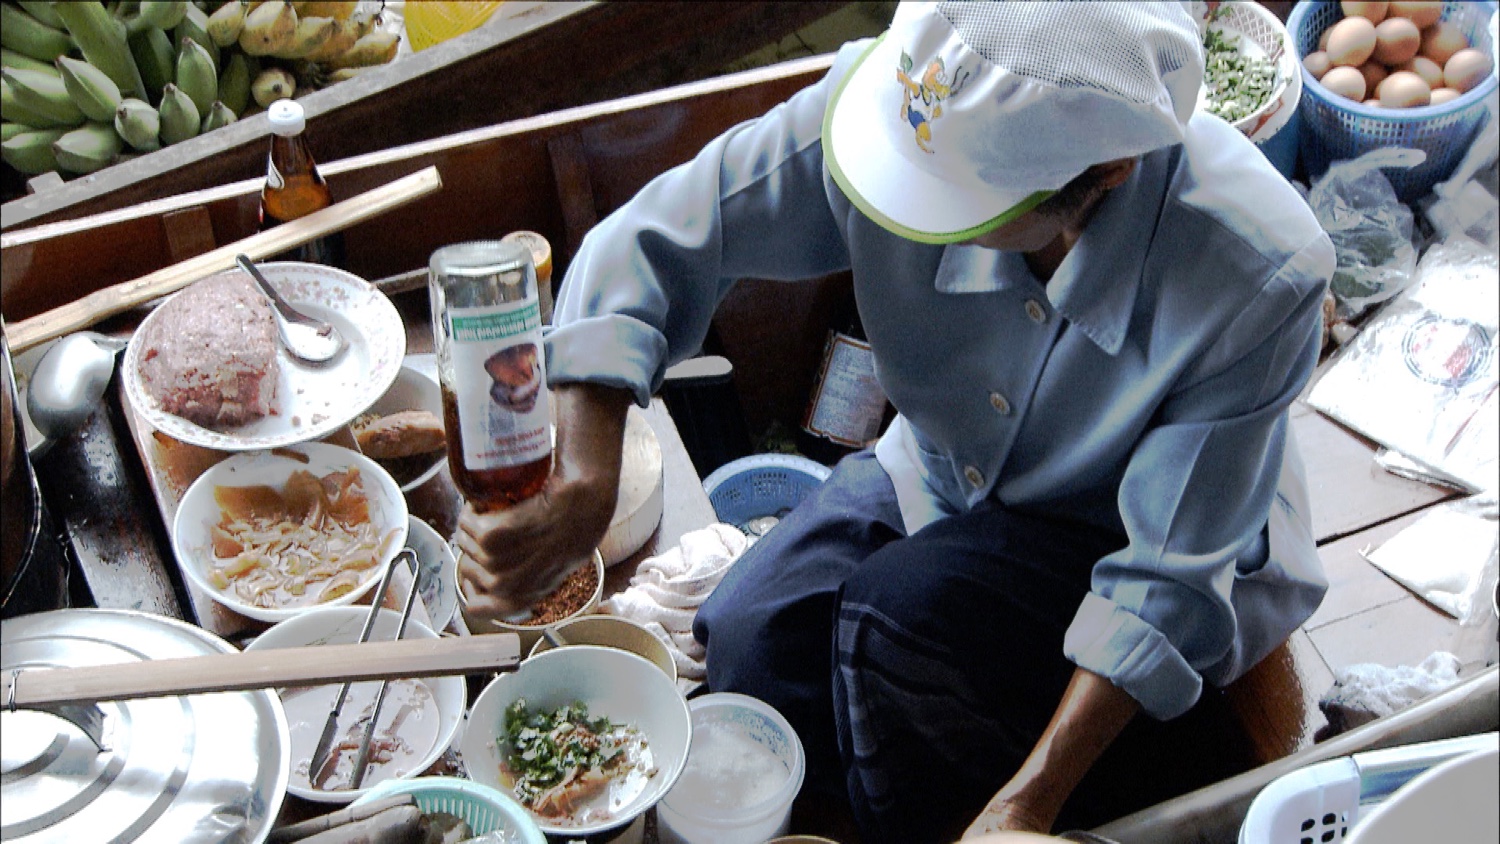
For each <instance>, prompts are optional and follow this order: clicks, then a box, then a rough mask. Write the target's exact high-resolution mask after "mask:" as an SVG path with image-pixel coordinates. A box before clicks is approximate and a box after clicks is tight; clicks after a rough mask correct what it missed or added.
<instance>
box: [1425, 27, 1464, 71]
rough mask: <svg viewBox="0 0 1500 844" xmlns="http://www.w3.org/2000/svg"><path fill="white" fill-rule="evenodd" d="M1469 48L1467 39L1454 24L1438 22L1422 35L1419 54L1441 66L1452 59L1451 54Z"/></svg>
mask: <svg viewBox="0 0 1500 844" xmlns="http://www.w3.org/2000/svg"><path fill="white" fill-rule="evenodd" d="M1467 46H1469V38H1468V36H1466V35H1464V31H1463V30H1462V29H1459V28H1458V26H1457V25H1456V24H1451V23H1448V22H1447V21H1438V22H1437V23H1435V24H1433V25H1432V26H1429V27H1427V30H1426V31H1425V32H1423V33H1422V49H1421V51H1420V54H1421V55H1423V56H1426V57H1427V58H1429V59H1432V60H1433V61H1435V62H1437V63H1438V66H1440V67H1441V66H1442V65H1445V64H1447V63H1448V60H1449V59H1451V58H1453V54H1454V53H1456V52H1458V51H1459V50H1462V49H1463V48H1465V47H1467Z"/></svg>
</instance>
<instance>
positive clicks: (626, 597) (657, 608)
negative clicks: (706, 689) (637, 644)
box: [603, 524, 749, 691]
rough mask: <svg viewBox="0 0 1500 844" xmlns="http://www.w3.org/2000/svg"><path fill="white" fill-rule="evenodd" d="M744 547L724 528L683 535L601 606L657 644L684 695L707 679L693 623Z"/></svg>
mask: <svg viewBox="0 0 1500 844" xmlns="http://www.w3.org/2000/svg"><path fill="white" fill-rule="evenodd" d="M748 546H749V539H747V538H746V536H745V534H743V533H741V532H740V530H739V528H736V527H733V526H731V525H726V524H712V525H709V526H708V527H705V528H700V529H698V530H695V531H692V532H690V533H686V534H683V536H682V541H681V542H679V543H678V545H677V547H675V548H672V549H671V550H669V551H666V552H664V553H662V554H658V555H656V556H655V557H649V558H647V559H646V560H644V561H642V562H641V565H640V567H639V568H637V569H636V573H635V575H633V576H632V577H631V578H630V585H629V586H627V587H626V588H624V589H622V590H620V591H619V592H618V593H616V594H615V595H614V596H613V597H611V598H609V599H608V600H606V601H604V602H603V609H604V611H605V612H608V613H611V614H613V615H618V616H624V617H625V618H628V619H630V620H632V621H636V622H639V623H640V624H641V625H643V626H644V627H645V628H646V629H647V630H650V631H651V632H652V633H653V634H654V635H655V636H656V638H658V639H660V640H662V642H663V643H664V644H665V645H666V646H667V650H668V651H669V652H670V653H671V654H672V661H673V662H674V663H676V665H677V681H678V685H679V686H681V687H682V688H683V690H684V691H686V690H688V689H691V688H692V687H693V686H696V685H697V684H698V683H699V682H700V681H701V680H702V679H703V678H704V677H705V676H706V670H705V668H704V663H703V656H704V648H703V646H702V645H701V644H699V643H698V641H697V640H696V639H694V638H693V617H694V616H696V615H697V614H698V607H699V606H701V605H702V604H703V601H704V600H705V599H706V598H708V595H709V593H710V592H712V591H713V590H714V587H716V586H718V585H719V581H720V580H721V579H723V577H724V573H725V572H727V571H729V567H730V566H731V565H732V564H733V563H734V561H735V560H737V559H739V556H740V554H742V553H744V551H745V548H746V547H748Z"/></svg>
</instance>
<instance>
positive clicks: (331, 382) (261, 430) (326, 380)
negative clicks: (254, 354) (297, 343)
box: [123, 261, 406, 451]
mask: <svg viewBox="0 0 1500 844" xmlns="http://www.w3.org/2000/svg"><path fill="white" fill-rule="evenodd" d="M260 268H261V272H263V273H264V274H265V276H266V278H267V279H268V280H269V281H270V282H271V284H272V285H273V286H274V287H275V288H276V290H277V291H278V292H279V293H281V295H282V296H283V297H285V298H286V300H287V301H289V302H291V303H292V304H293V305H295V306H296V307H297V308H298V309H299V310H302V311H304V312H306V313H308V314H310V315H311V316H315V317H318V318H319V319H324V320H327V321H328V322H331V323H333V325H334V327H335V328H337V329H338V330H339V331H340V332H342V333H343V335H344V336H345V337H346V338H348V340H349V348H348V349H347V350H345V352H344V353H343V354H342V355H341V356H340V357H339V358H338V359H337V360H335V361H334V362H333V363H331V364H328V365H324V366H317V367H314V366H308V365H306V364H302V363H298V362H296V361H295V360H293V358H292V357H291V356H290V355H288V354H287V352H286V350H285V349H282V348H280V346H279V345H278V347H277V350H276V359H277V362H278V363H280V364H281V375H280V381H279V383H278V384H277V387H276V413H274V414H272V415H269V416H266V417H264V418H262V419H257V420H255V421H254V422H251V423H249V424H246V425H241V426H239V427H236V428H229V429H226V430H222V431H217V430H211V429H209V428H204V427H202V426H200V425H196V424H194V423H192V422H189V421H188V420H186V419H183V418H182V417H180V416H175V415H173V414H171V413H167V412H166V411H165V410H162V408H161V405H160V404H159V403H158V402H157V401H156V400H155V399H153V398H151V397H150V395H148V394H147V392H146V389H145V385H144V384H143V383H142V381H141V366H140V364H141V361H140V356H141V347H142V344H141V343H140V342H138V341H139V339H140V338H141V337H142V336H143V335H144V334H145V330H146V328H147V326H149V325H150V324H151V321H152V320H154V319H156V318H157V316H158V315H159V314H160V313H161V309H160V308H157V309H156V310H155V311H152V312H151V314H150V315H149V316H147V317H146V319H145V320H143V321H142V322H141V327H140V329H138V330H137V331H136V333H135V337H134V338H132V339H131V342H130V346H129V347H128V348H126V350H125V362H124V364H123V366H124V373H123V374H124V377H125V395H126V396H128V397H129V399H130V404H131V405H132V406H133V407H135V409H136V411H137V412H138V413H140V414H141V416H143V417H145V419H146V421H147V422H149V423H151V426H152V427H153V428H155V429H156V430H158V431H160V432H162V433H163V434H166V435H167V436H169V437H172V438H173V439H177V440H181V441H182V442H185V443H191V444H193V445H199V446H203V447H204V448H215V449H219V450H220V451H250V450H254V449H265V448H276V447H278V446H283V445H290V444H292V443H299V442H307V441H308V440H315V439H318V438H319V437H322V436H325V435H327V434H329V433H332V432H333V431H336V430H338V429H339V428H342V427H343V426H344V425H346V424H348V423H349V420H351V419H353V418H354V417H356V416H358V415H359V414H361V413H364V412H365V410H366V409H367V408H369V406H370V405H371V404H373V403H374V402H375V400H376V399H377V398H379V397H380V396H381V394H382V393H384V392H385V391H386V390H387V389H388V388H389V387H390V386H391V383H392V382H393V381H395V380H396V373H397V372H398V371H399V370H400V369H401V359H402V357H403V356H404V355H405V354H406V328H405V326H404V325H403V324H402V322H401V315H400V314H399V313H397V312H396V306H395V305H393V304H391V300H390V299H389V298H387V297H386V295H385V294H384V293H381V292H380V291H379V290H377V289H376V288H375V286H374V285H372V284H370V283H369V282H367V281H365V280H364V279H362V278H360V277H359V276H356V275H353V274H351V273H346V272H344V271H343V270H339V269H335V268H333V267H326V266H323V265H322V264H303V263H298V262H295V261H282V262H274V263H269V264H261V265H260ZM224 272H226V273H238V272H241V271H240V270H238V269H233V270H225V271H224Z"/></svg>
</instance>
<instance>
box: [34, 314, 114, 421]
mask: <svg viewBox="0 0 1500 844" xmlns="http://www.w3.org/2000/svg"><path fill="white" fill-rule="evenodd" d="M126 345H127V341H125V340H121V339H118V338H115V337H108V336H105V335H103V334H99V333H97V332H94V331H80V332H78V333H76V334H69V335H68V336H66V337H63V338H62V339H60V340H58V341H57V342H56V343H54V344H53V345H52V348H50V349H48V350H47V351H46V352H45V353H44V354H43V355H42V359H41V360H39V361H37V364H36V369H35V370H33V371H32V373H31V379H30V381H29V383H28V384H27V388H26V413H27V415H29V416H30V417H31V424H33V425H35V426H36V429H37V430H38V431H40V432H41V433H42V435H43V436H45V437H47V438H48V439H51V440H56V439H62V438H63V437H66V436H67V435H68V434H71V433H72V432H73V431H74V430H76V429H77V428H78V426H80V425H82V424H83V423H84V422H85V421H87V420H88V418H89V416H90V415H92V414H93V412H94V408H95V407H97V406H98V405H99V400H100V399H101V398H103V397H104V389H105V388H106V387H108V386H109V379H110V378H111V377H112V376H113V375H114V372H115V355H116V353H118V352H119V351H120V350H121V349H123V348H125V346H126Z"/></svg>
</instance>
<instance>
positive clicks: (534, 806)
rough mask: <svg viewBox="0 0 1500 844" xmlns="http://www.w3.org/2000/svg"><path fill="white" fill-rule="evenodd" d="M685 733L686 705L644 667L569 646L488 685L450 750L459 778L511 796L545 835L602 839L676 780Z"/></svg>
mask: <svg viewBox="0 0 1500 844" xmlns="http://www.w3.org/2000/svg"><path fill="white" fill-rule="evenodd" d="M692 732H693V726H692V715H691V713H690V712H689V711H688V705H687V701H686V700H684V699H683V697H682V695H681V694H680V693H679V692H678V691H677V685H676V683H674V682H673V681H672V679H671V678H670V677H668V676H667V675H666V673H664V672H663V671H662V670H661V669H660V668H658V667H657V666H656V665H655V664H654V663H652V662H650V661H648V660H646V659H645V658H644V657H641V656H638V655H636V654H633V653H630V652H628V651H622V650H619V649H617V648H607V647H600V646H596V645H569V646H568V647H565V648H557V649H555V650H550V651H545V652H542V653H539V654H537V655H535V656H533V657H531V658H529V659H527V660H526V661H525V662H523V663H522V664H521V667H520V668H519V669H518V670H517V671H515V672H513V673H509V674H502V675H500V676H499V677H496V678H495V679H494V680H493V681H491V682H490V684H489V685H488V686H486V687H485V689H484V691H483V692H481V693H480V695H479V697H478V699H476V700H475V701H474V706H473V708H472V709H471V710H470V712H469V716H468V723H467V725H466V726H465V728H464V731H463V738H462V739H461V740H460V744H459V752H460V754H461V755H462V756H463V762H464V767H465V769H466V770H467V771H468V775H469V779H471V780H473V781H475V782H478V783H481V784H483V785H487V786H490V787H491V788H495V789H497V790H499V791H500V792H501V793H504V794H507V795H509V796H511V797H514V798H515V799H516V800H517V802H519V803H520V804H521V805H522V806H524V807H526V810H527V811H528V812H529V813H530V814H531V817H532V819H533V820H535V821H536V823H537V826H538V827H540V828H541V830H542V832H544V833H546V834H547V835H549V836H552V835H555V836H566V837H571V838H584V837H591V836H596V835H597V836H600V837H604V835H603V834H607V833H610V832H612V831H619V830H623V829H624V828H625V827H626V826H628V825H629V824H630V823H631V822H633V821H634V820H635V819H636V818H637V817H639V816H640V815H641V813H643V812H645V811H646V810H647V809H649V808H651V807H652V806H654V805H656V803H657V802H658V801H659V800H660V799H661V798H662V796H663V795H665V794H666V793H667V791H668V790H669V789H670V788H671V787H672V785H673V784H674V783H676V781H677V778H678V776H680V775H681V773H682V768H683V765H684V764H685V763H686V761H687V754H688V743H689V741H690V740H691V738H692Z"/></svg>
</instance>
